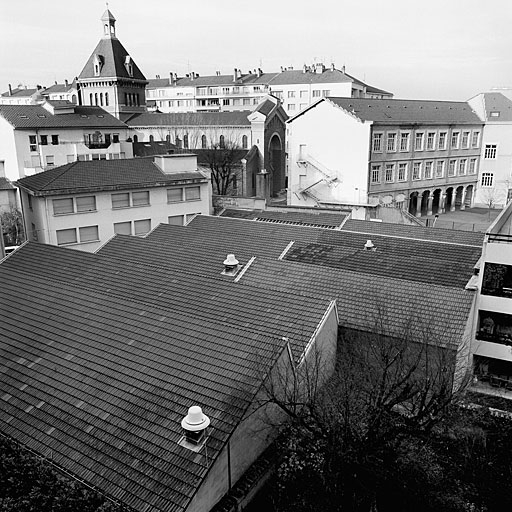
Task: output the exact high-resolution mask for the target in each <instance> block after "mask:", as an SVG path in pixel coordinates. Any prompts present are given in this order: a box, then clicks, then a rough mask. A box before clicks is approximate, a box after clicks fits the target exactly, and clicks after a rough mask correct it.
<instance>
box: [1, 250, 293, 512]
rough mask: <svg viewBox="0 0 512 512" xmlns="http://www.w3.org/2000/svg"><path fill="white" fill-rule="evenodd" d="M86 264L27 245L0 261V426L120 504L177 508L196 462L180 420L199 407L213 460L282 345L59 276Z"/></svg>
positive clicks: (188, 493)
mask: <svg viewBox="0 0 512 512" xmlns="http://www.w3.org/2000/svg"><path fill="white" fill-rule="evenodd" d="M48 247H49V246H48ZM47 250H48V251H51V253H52V256H53V258H54V263H53V264H50V263H49V262H50V260H51V258H50V257H49V256H48V255H46V254H45V253H46V251H47ZM61 254H65V256H62V258H61V257H60V255H61ZM18 258H22V259H23V260H24V263H25V267H26V268H28V269H29V272H21V273H20V272H19V269H18V268H17V266H16V261H17V259H18ZM42 260H43V261H44V262H45V265H44V266H43V267H41V268H38V267H39V262H40V261H42ZM86 260H87V256H86V255H85V254H80V252H79V251H71V250H66V249H61V248H55V247H49V248H47V247H46V246H42V245H37V244H30V243H29V244H28V245H26V246H24V247H23V248H22V249H20V250H18V251H17V252H16V253H15V254H13V255H11V256H10V257H9V258H7V259H6V260H4V262H3V263H2V264H1V265H0V280H1V282H2V294H0V309H1V311H2V313H3V314H2V316H1V317H0V327H1V328H0V355H1V358H0V365H1V368H0V369H1V372H0V375H1V376H0V380H1V389H2V394H1V396H0V429H1V431H2V432H3V433H4V434H7V435H10V436H12V437H14V438H15V439H16V440H17V441H19V442H21V443H23V444H24V445H26V446H27V447H28V448H30V449H31V450H34V451H36V452H38V453H40V454H42V455H43V456H50V455H51V457H52V461H53V462H54V463H56V464H58V465H59V466H61V467H62V468H63V469H65V470H66V471H68V472H70V473H72V474H74V475H76V476H77V477H79V478H80V479H82V480H84V481H86V482H87V483H88V484H90V485H93V486H96V487H98V488H99V489H101V491H102V492H104V493H106V494H107V495H109V496H110V497H112V498H114V499H117V500H120V501H121V502H123V503H124V504H126V505H127V506H130V507H133V508H134V509H136V510H141V511H142V510H144V511H146V510H159V511H163V512H174V511H181V510H183V509H184V508H185V507H186V506H187V504H188V503H189V501H190V499H191V498H192V496H193V495H194V493H195V491H196V490H197V487H198V485H199V484H200V483H201V481H202V479H203V478H204V476H205V475H206V473H207V471H208V469H207V467H206V465H205V464H204V461H203V459H202V455H201V454H199V455H198V454H196V453H194V452H192V451H189V450H187V449H186V448H183V447H181V446H180V445H178V441H179V439H180V437H181V426H180V420H181V419H182V417H183V416H185V414H186V412H187V409H188V407H189V406H190V405H192V404H200V405H201V406H202V408H203V410H204V411H205V413H206V414H208V416H209V417H210V419H211V426H210V428H209V438H208V457H209V459H210V461H214V460H215V459H216V457H217V456H218V454H219V453H220V450H221V449H222V447H223V446H224V444H225V443H226V442H227V440H228V438H229V436H230V435H231V433H232V432H233V430H234V429H235V428H236V426H237V424H238V422H239V421H240V420H241V418H242V416H243V414H244V412H245V411H246V408H247V406H248V404H249V403H250V401H251V400H252V397H253V396H254V393H255V392H256V390H257V389H258V386H259V385H260V383H261V374H262V371H264V369H265V368H268V365H269V364H270V363H271V362H273V360H274V358H275V357H276V355H277V354H278V353H279V352H280V350H282V348H283V343H284V342H283V340H281V339H276V338H275V337H268V336H264V335H261V334H259V333H257V332H254V331H250V330H247V329H244V328H242V327H235V326H232V325H230V324H228V323H226V322H222V321H221V320H219V321H216V320H214V319H211V318H209V319H204V318H202V317H201V316H200V315H198V314H194V315H190V314H187V313H185V312H183V311H180V312H179V314H176V312H175V311H174V310H173V309H172V308H169V307H166V306H165V305H163V304H149V303H148V299H150V298H149V297H148V298H145V299H144V300H142V301H141V300H137V299H135V298H134V297H133V296H131V297H129V298H125V297H122V296H120V295H116V294H111V293H109V292H108V291H107V290H105V289H103V290H102V291H96V290H92V289H89V288H87V287H85V286H84V287H78V286H77V285H76V283H73V284H71V283H67V282H65V281H64V280H61V279H60V277H59V276H60V275H61V272H62V273H65V272H69V271H70V267H73V266H76V267H77V270H76V274H77V275H78V274H79V270H78V269H79V268H81V265H82V264H83V263H85V262H86ZM117 264H118V265H120V263H119V261H118V262H117ZM82 268H83V267H82Z"/></svg>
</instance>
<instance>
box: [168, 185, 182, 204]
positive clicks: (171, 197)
mask: <svg viewBox="0 0 512 512" xmlns="http://www.w3.org/2000/svg"><path fill="white" fill-rule="evenodd" d="M180 201H183V189H182V188H181V187H176V188H168V189H167V202H168V203H178V202H180Z"/></svg>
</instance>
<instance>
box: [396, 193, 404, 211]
mask: <svg viewBox="0 0 512 512" xmlns="http://www.w3.org/2000/svg"><path fill="white" fill-rule="evenodd" d="M395 206H396V207H397V208H399V209H400V210H403V209H404V206H405V194H397V195H396V197H395Z"/></svg>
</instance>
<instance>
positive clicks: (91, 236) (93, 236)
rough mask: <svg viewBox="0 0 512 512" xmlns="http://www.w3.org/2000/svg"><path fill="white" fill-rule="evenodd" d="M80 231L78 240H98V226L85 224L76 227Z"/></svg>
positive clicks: (82, 241)
mask: <svg viewBox="0 0 512 512" xmlns="http://www.w3.org/2000/svg"><path fill="white" fill-rule="evenodd" d="M78 231H79V233H80V242H81V243H84V242H96V241H98V240H99V235H98V226H85V227H82V228H78Z"/></svg>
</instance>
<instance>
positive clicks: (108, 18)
mask: <svg viewBox="0 0 512 512" xmlns="http://www.w3.org/2000/svg"><path fill="white" fill-rule="evenodd" d="M101 21H116V19H115V18H114V15H113V14H112V13H111V12H110V11H109V10H108V9H107V10H106V11H105V12H104V13H103V16H102V17H101Z"/></svg>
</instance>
